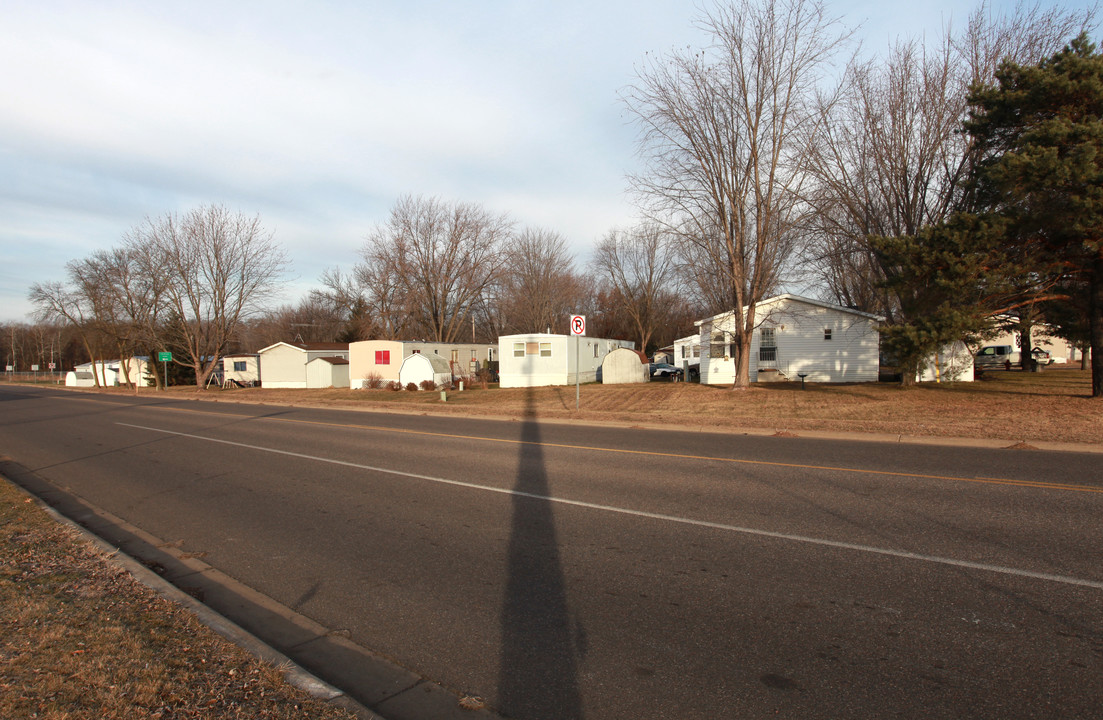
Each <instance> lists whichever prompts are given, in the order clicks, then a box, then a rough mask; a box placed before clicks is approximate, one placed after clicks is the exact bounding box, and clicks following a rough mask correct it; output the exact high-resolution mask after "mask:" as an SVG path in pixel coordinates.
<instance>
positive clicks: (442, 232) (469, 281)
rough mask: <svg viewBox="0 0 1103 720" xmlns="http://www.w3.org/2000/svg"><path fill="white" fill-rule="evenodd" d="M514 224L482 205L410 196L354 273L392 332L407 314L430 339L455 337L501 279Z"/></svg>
mask: <svg viewBox="0 0 1103 720" xmlns="http://www.w3.org/2000/svg"><path fill="white" fill-rule="evenodd" d="M512 226H513V224H512V222H511V221H510V220H509V218H508V217H507V216H505V215H495V214H493V213H491V212H490V211H488V210H486V209H484V208H482V207H480V206H479V205H475V204H471V203H455V204H449V203H446V202H444V201H441V200H439V199H436V198H421V197H411V196H407V197H404V198H402V199H400V200H399V201H398V202H397V203H396V204H395V206H394V207H393V208H392V209H391V216H390V218H389V220H388V221H387V223H386V224H384V225H382V226H380V227H378V228H377V229H376V230H375V231H374V232H373V233H372V234H371V235H370V236H369V237H368V242H367V245H366V246H365V247H364V250H363V253H362V255H363V258H364V262H363V263H362V264H361V265H358V266H357V268H356V270H355V271H354V272H355V274H356V275H357V279H358V281H359V282H360V284H361V286H363V287H366V288H368V297H370V298H373V301H372V302H374V303H377V304H378V305H379V306H380V310H381V317H392V318H393V319H392V320H391V322H392V325H391V328H390V329H391V330H392V331H393V330H394V329H398V328H401V327H402V325H401V324H400V322H399V318H398V314H401V315H402V316H404V317H407V318H411V319H413V320H415V322H416V329H417V330H420V331H422V332H424V333H425V334H426V336H427V337H428V338H431V339H432V340H435V341H438V342H456V341H457V339H458V338H459V337H460V335H461V333H462V331H463V329H464V328H465V327H467V326H468V324H469V323H470V322H471V319H472V313H473V312H474V311H475V306H476V305H477V304H478V302H479V299H480V296H481V295H482V294H483V293H484V292H485V291H486V290H487V289H488V288H489V287H490V286H491V285H492V284H493V283H494V282H495V281H496V280H497V278H498V275H499V272H500V271H501V268H502V262H503V257H504V256H503V244H504V242H505V240H506V239H507V238H508V237H509V234H510V231H511V229H512ZM384 306H386V307H384Z"/></svg>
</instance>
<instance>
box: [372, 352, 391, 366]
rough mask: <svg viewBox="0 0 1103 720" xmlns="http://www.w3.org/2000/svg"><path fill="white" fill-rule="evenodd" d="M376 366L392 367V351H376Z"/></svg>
mask: <svg viewBox="0 0 1103 720" xmlns="http://www.w3.org/2000/svg"><path fill="white" fill-rule="evenodd" d="M375 364H376V365H390V364H391V351H390V350H376V351H375Z"/></svg>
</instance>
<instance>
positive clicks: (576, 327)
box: [571, 315, 586, 412]
mask: <svg viewBox="0 0 1103 720" xmlns="http://www.w3.org/2000/svg"><path fill="white" fill-rule="evenodd" d="M585 334H586V316H585V315H571V335H574V409H575V412H578V410H579V406H580V405H581V404H582V402H581V399H580V398H581V396H582V391H581V389H580V387H581V384H582V382H581V380H580V378H581V377H582V373H581V372H580V366H579V354H578V346H579V345H580V344H581V343H582V336H583V335H585Z"/></svg>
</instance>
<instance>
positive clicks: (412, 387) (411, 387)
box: [406, 383, 417, 392]
mask: <svg viewBox="0 0 1103 720" xmlns="http://www.w3.org/2000/svg"><path fill="white" fill-rule="evenodd" d="M406 389H407V390H409V391H410V392H417V385H415V384H414V383H406Z"/></svg>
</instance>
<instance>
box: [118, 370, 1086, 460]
mask: <svg viewBox="0 0 1103 720" xmlns="http://www.w3.org/2000/svg"><path fill="white" fill-rule="evenodd" d="M113 392H121V393H126V392H131V393H132V392H134V391H131V390H122V389H116V390H113ZM140 392H141V393H143V394H153V393H155V392H156V391H154V390H151V389H143V390H141V391H140ZM169 392H170V393H171V394H179V395H180V396H181V397H187V398H196V397H198V398H200V399H204V400H216V401H236V402H256V403H272V404H291V405H299V406H318V407H334V408H352V409H363V410H390V411H400V412H412V413H433V414H457V415H477V416H494V417H506V418H520V417H524V416H528V415H534V416H536V417H540V418H545V419H563V420H583V421H593V422H602V421H609V422H618V423H629V424H634V425H649V426H651V425H665V426H671V427H676V426H681V427H688V428H712V429H730V430H737V429H741V428H747V429H749V428H757V429H767V430H776V431H788V432H798V431H800V430H825V431H839V432H854V433H885V434H892V435H919V436H934V437H964V438H987V439H1000V440H1008V441H1011V442H1017V441H1028V442H1029V441H1050V442H1066V443H1103V400H1101V399H1093V398H1091V397H1090V393H1091V376H1090V373H1089V372H1088V371H1084V370H1080V369H1078V368H1067V367H1057V368H1054V367H1050V368H1047V369H1046V370H1044V371H1042V372H1040V373H1021V372H1018V371H1011V372H1004V371H997V372H989V373H987V374H986V375H985V377H984V378H983V379H981V380H979V381H977V382H973V383H955V384H942V385H936V384H923V385H919V386H915V387H911V388H902V387H900V386H899V385H896V384H889V383H864V384H856V385H818V384H812V383H810V384H808V386H807V388H806V389H804V390H802V389H801V386H800V384H799V383H775V384H760V385H754V386H752V387H751V389H749V390H746V391H741V392H733V391H731V390H729V389H728V388H723V387H709V386H702V385H697V384H693V383H674V384H671V383H660V382H655V383H646V384H643V385H597V384H590V385H583V386H582V388H581V402H580V404H581V411H578V412H576V411H575V388H574V387H573V386H571V387H544V388H531V389H505V390H503V389H499V388H497V387H494V386H492V387H491V388H490V389H488V390H483V389H479V388H475V389H470V390H466V391H464V392H462V393H458V392H450V393H449V394H448V401H447V402H445V403H442V402H441V401H440V393H439V392H406V391H403V392H389V391H384V390H333V389H329V390H272V389H265V388H251V389H247V390H208V391H203V392H199V393H197V392H196V390H195V388H171V389H170V391H169Z"/></svg>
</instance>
